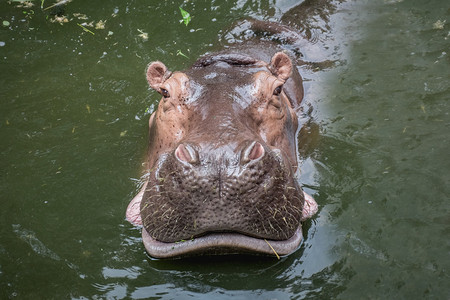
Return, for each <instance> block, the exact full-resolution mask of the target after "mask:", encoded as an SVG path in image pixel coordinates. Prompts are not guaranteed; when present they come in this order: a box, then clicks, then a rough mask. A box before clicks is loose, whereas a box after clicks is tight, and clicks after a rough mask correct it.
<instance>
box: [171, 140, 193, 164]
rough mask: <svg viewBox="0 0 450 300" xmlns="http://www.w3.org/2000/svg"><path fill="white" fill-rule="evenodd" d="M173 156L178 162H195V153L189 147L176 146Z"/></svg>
mask: <svg viewBox="0 0 450 300" xmlns="http://www.w3.org/2000/svg"><path fill="white" fill-rule="evenodd" d="M175 156H176V158H178V160H180V161H182V162H186V163H189V164H195V163H196V162H197V152H196V151H195V149H194V148H192V147H191V146H190V145H184V144H180V145H178V147H177V149H175Z"/></svg>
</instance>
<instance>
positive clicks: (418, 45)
mask: <svg viewBox="0 0 450 300" xmlns="http://www.w3.org/2000/svg"><path fill="white" fill-rule="evenodd" d="M49 2H50V1H43V7H44V8H45V7H48V6H50V5H51V4H52V3H49ZM301 2H302V1H281V0H279V1H212V2H211V1H188V2H186V3H183V2H182V1H128V2H127V3H125V1H101V2H100V1H99V2H98V3H97V2H95V3H94V2H92V1H81V0H74V1H72V2H70V3H68V4H67V6H66V7H65V11H58V10H55V9H48V10H45V11H43V10H42V9H41V7H40V6H41V1H34V2H33V3H34V6H33V7H17V6H18V5H20V3H19V2H12V3H8V2H5V1H3V2H1V3H0V18H1V22H2V24H0V61H1V64H0V65H1V75H0V82H1V89H0V99H1V109H0V139H1V143H0V155H1V156H0V169H1V172H0V205H1V209H0V298H2V299H8V298H18V299H31V298H35V299H36V298H37V299H48V298H55V299H62V298H74V299H95V298H114V299H124V298H136V299H140V298H152V299H194V298H195V299H212V298H213V299H229V298H230V297H233V299H308V298H314V299H333V298H341V299H423V298H424V299H448V298H449V297H450V285H449V284H448V283H449V282H450V278H449V267H450V260H449V250H450V244H449V235H450V218H449V208H450V205H449V195H450V188H449V186H450V171H449V170H450V158H449V157H450V156H449V147H450V143H449V139H450V135H449V132H450V130H449V129H450V128H449V127H450V117H449V108H450V107H449V100H450V99H449V98H450V90H449V88H450V72H449V70H450V68H449V67H450V58H449V55H450V54H449V51H450V49H449V48H450V47H449V45H450V25H449V23H450V19H449V16H450V6H449V4H448V2H447V1H443V0H439V1H438V0H436V1H427V2H425V1H401V0H384V1H381V0H377V1H354V2H351V1H349V2H344V3H342V4H338V5H337V6H334V5H331V6H330V5H329V4H327V3H326V1H317V2H319V4H318V6H317V7H316V8H315V9H310V10H307V11H299V10H296V9H295V8H294V7H295V6H296V5H298V4H300V3H301ZM309 2H314V1H309ZM320 2H323V3H320ZM180 5H182V6H183V8H184V9H185V10H187V11H189V12H190V13H191V15H192V16H193V19H192V21H191V23H190V24H189V25H188V26H185V25H184V24H181V23H180V20H181V15H180V11H179V8H178V7H179V6H180ZM291 8H293V9H292V10H291ZM318 8H325V9H324V10H321V9H318ZM50 12H51V13H50ZM52 13H63V14H64V15H65V16H67V18H68V22H67V23H64V19H63V18H62V19H60V21H62V23H61V24H60V23H59V22H53V21H55V15H53V14H52ZM283 14H285V16H284V17H283V19H284V20H286V21H287V22H293V23H295V24H297V25H298V24H302V25H303V26H305V28H306V30H304V33H305V34H307V35H310V36H311V38H312V39H313V40H314V42H315V44H314V45H312V46H309V47H307V49H306V50H305V57H306V58H307V59H310V60H316V61H320V60H325V59H329V60H336V62H335V64H334V67H330V68H321V69H317V70H312V69H311V68H308V67H306V66H304V67H301V68H300V71H301V72H302V74H303V75H304V77H305V80H306V82H305V87H306V98H305V104H304V115H302V117H301V119H302V120H303V121H304V122H305V123H306V124H308V125H309V126H310V127H311V128H312V132H315V131H316V132H318V135H317V136H315V137H311V136H312V135H308V134H306V135H305V136H303V140H301V141H300V143H301V151H300V156H301V159H302V161H301V169H302V177H301V181H302V183H303V185H304V187H305V190H307V191H308V192H309V193H311V194H313V195H314V196H315V198H316V200H317V201H318V203H319V205H320V211H319V213H318V215H316V217H315V218H313V220H311V221H308V222H307V223H306V226H305V230H304V236H305V241H304V243H303V245H302V247H301V248H300V249H299V251H297V252H296V253H294V254H293V255H291V256H289V257H286V258H282V259H281V260H279V261H277V260H276V259H261V258H248V257H223V258H201V259H196V260H175V261H171V260H152V259H150V258H149V257H148V256H146V254H145V250H144V247H143V245H142V243H141V238H140V231H139V230H138V229H135V228H133V227H132V226H131V225H130V224H128V223H127V221H125V219H124V216H125V209H126V206H127V204H128V202H129V200H130V199H131V198H132V197H133V196H134V194H135V193H136V192H137V191H138V190H139V185H140V182H139V178H140V176H141V175H142V162H143V161H144V155H145V151H146V146H147V142H146V138H147V122H148V117H149V111H152V110H153V109H154V106H155V104H156V103H157V101H158V98H159V97H158V96H157V95H156V94H155V93H154V92H150V91H149V89H148V87H147V83H146V80H145V77H144V69H145V66H146V65H147V63H148V62H150V61H152V60H161V61H164V62H165V63H166V65H168V66H169V67H170V68H171V69H172V70H175V69H183V68H185V67H187V66H189V65H190V64H191V63H192V62H193V61H194V60H195V59H196V58H197V57H198V56H199V55H201V54H202V53H204V52H206V51H210V50H212V49H214V46H215V45H217V40H218V37H219V36H220V31H221V30H223V29H224V28H227V27H229V26H230V25H231V23H232V22H233V21H234V20H238V19H241V18H243V17H247V16H252V17H255V18H259V19H273V20H276V19H279V18H281V17H282V16H283ZM99 21H104V22H99ZM91 22H92V25H93V26H92V27H91V26H89V25H90V23H91ZM103 26H104V28H103ZM96 27H97V28H96ZM84 28H85V29H87V30H89V31H85V30H84ZM145 34H147V37H146V36H145ZM177 53H178V54H180V53H182V54H184V55H186V56H187V58H186V57H185V56H183V55H177ZM306 131H307V130H305V132H306Z"/></svg>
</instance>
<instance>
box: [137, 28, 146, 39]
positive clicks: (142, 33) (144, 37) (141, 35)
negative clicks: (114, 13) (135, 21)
mask: <svg viewBox="0 0 450 300" xmlns="http://www.w3.org/2000/svg"><path fill="white" fill-rule="evenodd" d="M137 31H139V32H140V33H141V34H139V35H138V36H139V37H141V38H142V39H143V40H144V41H146V40H148V33H147V32H144V31H142V30H141V29H138V30H137Z"/></svg>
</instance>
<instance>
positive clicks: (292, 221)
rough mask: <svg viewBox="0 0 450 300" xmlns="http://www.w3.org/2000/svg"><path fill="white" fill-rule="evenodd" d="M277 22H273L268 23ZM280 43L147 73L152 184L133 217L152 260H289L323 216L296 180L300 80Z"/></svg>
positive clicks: (132, 209)
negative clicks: (153, 106) (153, 102)
mask: <svg viewBox="0 0 450 300" xmlns="http://www.w3.org/2000/svg"><path fill="white" fill-rule="evenodd" d="M268 24H272V23H268ZM280 50H281V49H279V48H277V46H276V45H275V44H274V43H270V42H259V43H253V42H248V43H245V44H242V45H239V46H237V47H230V48H228V49H226V50H224V51H221V52H218V53H213V54H210V55H207V56H205V57H203V58H200V59H199V60H198V61H197V62H196V63H195V64H194V65H193V67H191V68H190V69H188V70H186V71H185V72H183V73H182V72H174V73H171V72H170V71H168V70H167V68H166V66H165V65H164V64H163V63H161V62H153V63H151V64H150V65H149V67H148V69H147V80H148V82H149V85H150V86H151V87H152V88H153V89H155V90H156V91H158V92H159V93H160V94H161V95H162V96H163V98H162V99H161V101H160V104H159V106H158V109H157V111H155V112H154V113H153V114H152V116H151V117H150V121H149V127H150V141H149V152H148V169H149V174H150V175H149V177H148V181H147V182H146V183H145V185H144V187H143V189H142V191H141V192H140V193H139V194H138V195H137V196H136V197H135V198H134V199H133V200H132V202H131V203H130V205H129V207H128V209H127V219H128V220H129V221H130V222H132V223H133V224H136V225H140V224H142V225H143V229H142V234H143V241H144V245H145V247H146V249H147V251H148V253H149V254H150V255H151V256H154V257H179V256H186V255H199V254H234V253H256V254H269V255H287V254H289V253H292V252H293V251H295V250H296V249H297V248H298V247H299V245H300V242H301V238H302V234H301V221H303V220H304V219H306V218H309V217H311V216H312V215H313V214H314V213H315V212H316V211H317V204H316V203H315V201H314V199H312V198H311V197H310V196H308V195H307V194H305V193H304V192H303V191H302V189H301V188H300V186H299V184H298V181H297V178H296V177H295V174H296V172H297V154H296V147H297V138H296V133H297V129H298V118H297V115H296V111H297V110H298V108H299V105H300V103H301V100H302V98H303V87H302V79H301V76H300V74H299V73H298V71H297V68H296V67H295V65H293V63H292V60H291V58H290V57H289V56H288V55H287V54H286V53H285V52H282V51H280Z"/></svg>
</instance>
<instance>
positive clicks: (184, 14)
mask: <svg viewBox="0 0 450 300" xmlns="http://www.w3.org/2000/svg"><path fill="white" fill-rule="evenodd" d="M179 8H180V12H181V16H182V17H183V22H184V25H186V26H187V25H188V24H189V22H190V21H191V15H190V14H189V13H188V12H187V11H185V10H184V9H182V8H181V6H180V7H179Z"/></svg>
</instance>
